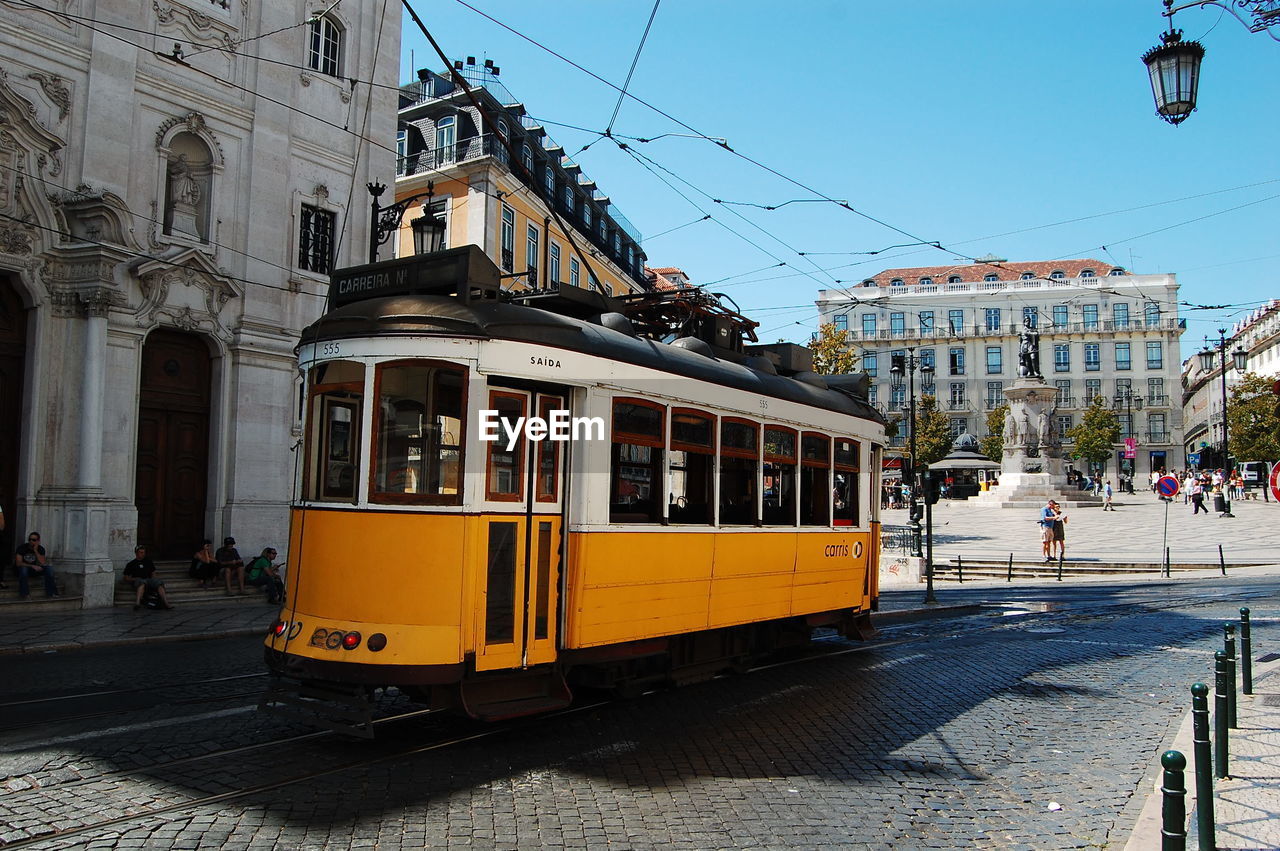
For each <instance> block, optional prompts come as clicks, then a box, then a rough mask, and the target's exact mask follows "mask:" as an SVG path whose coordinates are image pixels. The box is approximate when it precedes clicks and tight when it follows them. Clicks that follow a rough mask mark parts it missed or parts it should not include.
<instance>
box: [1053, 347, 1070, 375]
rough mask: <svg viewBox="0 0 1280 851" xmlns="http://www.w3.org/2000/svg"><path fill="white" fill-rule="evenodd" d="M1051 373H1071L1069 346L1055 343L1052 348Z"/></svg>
mask: <svg viewBox="0 0 1280 851" xmlns="http://www.w3.org/2000/svg"><path fill="white" fill-rule="evenodd" d="M1053 371H1054V372H1070V371H1071V344H1070V343H1057V344H1055V345H1054V347H1053Z"/></svg>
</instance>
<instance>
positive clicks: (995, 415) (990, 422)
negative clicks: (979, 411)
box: [978, 405, 1009, 464]
mask: <svg viewBox="0 0 1280 851" xmlns="http://www.w3.org/2000/svg"><path fill="white" fill-rule="evenodd" d="M1008 413H1009V406H1008V405H1001V406H1000V407H998V408H996V409H995V410H994V411H992V412H991V413H989V414H987V436H986V437H984V438H982V440H981V441H979V443H978V446H979V447H980V448H981V449H982V454H983V455H985V456H987V457H988V458H990V459H991V460H992V461H995V462H996V463H997V464H999V463H1000V459H1001V458H1002V457H1004V418H1005V415H1006V414H1008Z"/></svg>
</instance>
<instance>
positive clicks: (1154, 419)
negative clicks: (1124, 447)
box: [1147, 414, 1169, 443]
mask: <svg viewBox="0 0 1280 851" xmlns="http://www.w3.org/2000/svg"><path fill="white" fill-rule="evenodd" d="M1147 429H1148V432H1149V433H1148V434H1147V438H1148V439H1149V440H1150V441H1152V442H1153V443H1164V442H1165V441H1167V440H1168V439H1169V427H1168V426H1167V425H1165V415H1164V414H1147Z"/></svg>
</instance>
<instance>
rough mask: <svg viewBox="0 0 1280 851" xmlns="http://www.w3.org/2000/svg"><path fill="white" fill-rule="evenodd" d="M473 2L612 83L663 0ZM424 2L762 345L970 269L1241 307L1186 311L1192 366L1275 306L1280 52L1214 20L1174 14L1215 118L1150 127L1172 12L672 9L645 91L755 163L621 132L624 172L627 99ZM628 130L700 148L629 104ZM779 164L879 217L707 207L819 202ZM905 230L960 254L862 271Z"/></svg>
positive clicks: (821, 205) (445, 6)
mask: <svg viewBox="0 0 1280 851" xmlns="http://www.w3.org/2000/svg"><path fill="white" fill-rule="evenodd" d="M467 2H468V3H470V4H471V5H472V6H474V7H475V8H476V9H479V10H481V11H483V12H484V13H486V14H488V15H490V16H492V17H494V18H497V19H498V20H500V21H501V22H503V23H505V24H507V25H508V26H510V27H511V28H512V29H515V30H517V31H518V32H520V33H522V34H524V35H525V36H528V37H529V38H530V39H532V40H534V41H536V42H539V43H541V44H543V45H545V46H547V47H549V48H551V49H553V50H555V51H556V52H558V53H561V54H562V55H564V56H566V57H568V58H569V59H571V60H573V61H574V62H576V63H577V64H579V65H581V66H583V67H584V68H586V69H588V70H589V71H592V72H594V73H595V74H597V75H599V76H600V77H603V78H605V79H606V80H609V81H611V82H613V83H615V84H617V85H621V84H622V82H623V81H624V79H625V78H626V76H627V71H628V68H629V67H630V65H631V62H632V59H633V57H634V55H635V50H636V46H637V44H638V43H639V41H640V37H641V34H642V33H643V31H644V27H645V24H646V22H647V21H648V19H649V16H650V13H651V12H652V11H653V6H654V4H653V2H652V0H561V2H557V3H554V4H551V3H543V2H539V3H529V2H515V0H467ZM414 8H415V9H416V10H417V11H418V14H419V15H420V16H421V17H422V18H423V20H424V22H425V23H426V24H427V26H428V28H429V29H430V30H431V32H432V35H433V36H434V37H435V38H436V40H437V41H438V42H439V43H440V45H441V47H442V48H443V49H444V51H445V52H446V53H447V54H448V55H449V57H450V58H451V59H453V58H463V57H465V56H467V55H473V56H476V57H477V58H478V59H485V58H489V59H493V60H494V61H495V62H496V63H497V64H498V65H499V66H500V67H501V69H502V76H501V79H502V81H503V82H504V83H505V84H506V85H507V87H508V88H509V89H510V90H511V91H512V92H513V93H514V94H515V95H516V96H517V97H518V98H520V99H521V101H522V102H523V103H524V104H525V106H526V108H527V109H528V110H529V112H530V114H531V115H533V116H535V117H536V118H538V119H539V120H541V121H543V122H544V123H545V126H546V127H547V129H548V130H549V132H550V133H551V135H552V136H553V138H555V139H556V141H557V142H559V143H560V144H561V145H563V146H564V147H565V148H566V150H567V151H568V152H570V153H573V152H577V151H579V149H581V148H583V147H584V146H587V145H589V147H587V148H586V150H585V151H582V152H581V153H579V154H578V155H577V161H578V162H579V163H580V164H581V165H582V167H583V170H584V172H585V173H586V174H588V175H589V176H590V177H591V178H593V179H594V180H595V181H596V182H597V183H598V184H599V187H600V189H601V190H602V191H603V192H605V193H606V194H608V195H609V196H610V197H611V198H612V200H613V202H614V204H615V205H616V207H617V209H619V210H620V211H621V212H622V213H623V215H625V216H626V217H627V218H628V219H629V220H630V221H631V222H632V223H633V224H634V225H635V226H636V227H638V228H639V230H640V231H641V232H642V233H643V234H644V235H645V237H646V239H645V243H644V247H645V250H646V252H647V254H648V257H649V264H650V265H651V266H679V267H681V268H683V269H684V270H685V271H686V272H688V273H689V275H690V276H691V277H692V279H693V280H694V281H695V282H697V283H709V282H713V281H720V280H722V279H727V280H724V283H723V284H721V285H717V286H715V287H713V289H716V290H720V291H723V292H725V293H727V294H730V295H732V296H733V298H734V299H735V300H736V301H737V302H738V303H739V304H740V305H741V307H742V308H743V310H744V312H746V313H747V314H748V315H749V316H752V317H753V318H755V319H757V320H759V321H760V322H761V331H762V332H763V334H762V337H763V338H765V339H767V340H770V341H771V340H774V339H780V338H786V339H792V340H798V341H803V340H804V339H807V337H808V335H809V333H810V332H811V331H812V330H813V329H814V328H815V327H816V323H815V314H816V310H815V309H814V308H813V307H812V303H813V299H814V297H815V295H816V293H817V291H818V290H819V289H820V288H822V287H828V288H834V287H836V286H838V285H837V284H836V283H835V281H836V280H839V281H841V282H843V284H842V285H848V283H849V282H851V281H852V282H856V281H857V280H860V279H861V278H863V277H866V276H869V275H871V274H874V273H876V272H878V271H880V270H881V269H884V268H890V267H895V266H923V265H945V264H950V263H952V262H955V261H956V259H957V257H959V256H961V255H968V256H983V255H986V254H995V255H998V256H1000V257H1006V258H1008V259H1009V260H1011V261H1017V260H1049V259H1055V258H1068V257H1095V258H1097V259H1099V260H1100V261H1102V262H1104V263H1106V262H1111V263H1118V264H1120V265H1123V266H1125V267H1127V268H1129V269H1131V270H1132V271H1135V272H1140V273H1153V272H1176V273H1177V275H1178V280H1179V283H1180V284H1181V292H1180V298H1181V300H1182V301H1185V302H1190V303H1192V304H1197V305H1217V304H1233V305H1242V307H1239V308H1233V309H1231V310H1222V311H1205V310H1200V311H1189V310H1187V309H1186V308H1185V307H1184V308H1181V310H1182V311H1183V312H1182V313H1181V315H1182V316H1184V317H1185V318H1186V319H1187V320H1188V330H1187V333H1186V334H1185V335H1184V336H1183V355H1184V357H1185V356H1188V355H1190V354H1192V353H1193V352H1194V351H1195V350H1196V349H1197V348H1199V347H1200V345H1201V343H1202V339H1203V337H1204V336H1205V335H1206V334H1209V333H1211V332H1212V330H1213V329H1214V328H1217V327H1218V326H1219V325H1220V324H1221V323H1222V322H1223V321H1224V320H1226V321H1227V322H1230V321H1234V319H1237V318H1239V316H1240V315H1241V314H1239V313H1238V311H1241V310H1243V311H1246V312H1247V310H1248V309H1249V307H1244V306H1243V305H1249V306H1252V305H1253V304H1256V303H1259V302H1262V301H1264V300H1266V299H1268V298H1273V297H1280V284H1277V277H1278V276H1277V275H1276V271H1275V270H1276V269H1277V267H1278V266H1280V228H1278V227H1277V223H1280V161H1277V159H1276V157H1275V151H1276V141H1275V140H1276V138H1277V135H1278V131H1280V112H1278V111H1277V110H1276V108H1275V107H1276V103H1277V94H1278V91H1277V90H1278V89H1280V43H1277V42H1276V41H1274V40H1272V39H1271V38H1269V37H1268V36H1267V35H1265V34H1251V33H1249V32H1248V31H1247V30H1246V29H1245V28H1244V27H1243V26H1242V25H1241V24H1240V23H1239V22H1238V21H1237V20H1235V19H1234V18H1233V17H1231V16H1230V15H1229V14H1226V13H1224V12H1222V11H1221V10H1219V9H1216V8H1213V7H1208V8H1205V9H1190V10H1187V11H1183V12H1180V13H1178V15H1177V16H1176V19H1175V22H1176V24H1177V25H1178V26H1179V27H1180V28H1181V29H1182V30H1183V31H1184V37H1185V38H1197V39H1200V40H1201V42H1202V43H1203V44H1204V46H1205V48H1206V51H1207V55H1206V57H1205V60H1204V66H1203V70H1202V81H1201V86H1200V99H1199V103H1200V108H1199V110H1198V111H1197V112H1196V113H1194V114H1193V115H1192V116H1191V117H1190V118H1189V119H1188V120H1187V121H1186V122H1184V123H1183V124H1182V125H1181V126H1179V127H1172V126H1170V125H1168V124H1166V123H1164V122H1163V121H1160V120H1159V119H1158V118H1156V116H1155V108H1154V103H1153V101H1152V97H1151V90H1150V85H1149V84H1148V82H1147V77H1146V69H1145V67H1144V66H1143V65H1142V63H1141V60H1140V57H1141V55H1142V53H1143V52H1144V51H1146V50H1147V49H1148V48H1150V47H1152V46H1154V45H1155V44H1156V43H1157V42H1158V39H1159V34H1160V33H1161V32H1162V31H1163V29H1164V28H1165V26H1166V20H1165V19H1164V18H1163V17H1161V15H1160V11H1161V9H1162V6H1161V5H1160V3H1159V2H1158V0H1071V2H1065V0H1036V2H1034V3H1028V2H1025V0H1024V2H1012V0H1009V1H1008V2H1006V1H1005V0H974V2H969V3H958V2H943V1H942V0H921V2H916V3H910V4H908V3H886V2H880V3H874V4H873V3H867V2H862V0H845V2H837V1H836V0H799V2H793V3H790V4H785V3H777V2H770V3H765V2H761V0H733V2H730V0H663V2H661V4H660V5H659V7H658V11H657V14H656V16H655V18H654V21H653V26H652V29H651V31H650V33H649V36H648V40H647V42H646V44H645V47H644V50H643V52H642V53H641V55H640V59H639V63H638V65H637V67H636V70H635V74H634V76H633V78H632V81H631V84H630V88H629V92H630V93H632V94H634V95H636V96H637V97H639V98H641V99H643V100H645V101H647V102H648V103H650V104H652V105H653V106H656V107H658V108H659V109H661V110H662V111H664V112H666V113H668V114H669V115H670V116H673V117H674V118H676V119H678V120H679V121H680V122H683V123H684V124H686V125H688V126H690V127H692V128H694V129H695V130H696V131H697V132H699V133H702V134H706V135H707V136H711V137H718V138H722V139H725V140H726V141H727V142H728V144H729V145H730V146H731V147H732V148H733V149H734V150H735V151H737V152H739V153H740V154H742V155H743V156H742V157H739V156H735V155H734V154H733V153H730V152H728V151H725V150H724V149H723V148H721V147H720V146H718V145H717V144H715V143H713V142H710V141H707V140H706V139H696V138H682V137H678V136H669V137H666V138H663V139H657V140H655V141H652V142H647V143H641V142H636V141H634V140H628V139H621V140H620V141H623V142H625V143H627V144H629V145H631V146H632V148H633V149H634V152H635V153H634V155H633V154H630V153H628V152H627V151H624V150H622V149H621V148H620V147H619V146H618V144H617V143H616V142H615V141H614V140H610V139H603V138H601V137H600V136H599V131H602V130H604V129H605V128H606V127H607V126H608V125H609V122H610V117H611V116H612V114H613V112H614V109H615V106H616V104H617V100H618V93H617V91H616V90H614V89H611V88H609V87H607V86H606V85H604V84H602V83H601V82H599V81H598V80H595V79H592V78H591V77H590V76H589V75H587V74H585V73H583V72H582V71H580V70H578V69H577V68H574V67H572V66H571V65H569V64H567V63H565V62H564V61H562V60H560V59H557V58H555V57H554V56H552V55H550V54H549V53H547V52H545V51H543V50H541V49H540V48H539V47H537V46H535V45H534V44H531V43H530V42H529V41H527V40H525V39H522V38H520V37H519V36H517V35H514V34H512V33H511V32H509V31H508V30H506V29H503V28H502V27H501V26H499V25H497V24H495V23H493V22H492V21H490V20H487V19H486V18H485V17H483V16H482V15H481V14H478V13H477V12H476V11H473V10H472V9H470V8H468V7H467V6H465V5H463V3H461V2H459V0H431V2H426V0H414ZM411 52H412V60H411ZM402 54H403V56H402V62H401V78H402V79H403V80H409V79H410V78H411V77H412V71H413V69H414V68H415V67H430V68H432V69H435V70H439V69H440V67H441V63H440V62H439V60H438V58H437V57H436V56H435V54H434V52H433V51H431V48H430V46H429V45H428V44H427V42H426V39H425V38H423V37H422V36H421V35H420V34H419V33H418V31H417V28H416V26H415V25H414V24H413V22H412V21H410V20H409V19H408V18H407V16H406V19H405V23H404V38H403V42H402ZM558 125H573V126H574V127H578V128H587V129H590V130H591V131H594V132H584V131H583V130H578V129H572V128H570V127H564V126H558ZM612 130H613V133H614V134H616V135H618V136H632V137H643V138H653V137H656V136H658V135H660V134H664V133H677V134H687V133H689V130H688V129H686V128H685V127H682V126H680V125H679V124H677V123H675V122H673V121H672V120H671V119H669V118H667V117H664V116H662V115H660V114H658V113H657V112H655V111H654V110H652V109H649V108H647V107H645V106H643V105H641V104H639V103H637V102H636V101H634V100H630V99H628V100H627V101H625V102H624V103H623V105H622V107H621V109H620V110H619V112H618V115H617V118H616V120H614V122H613V126H612ZM747 158H749V159H750V160H754V161H756V163H759V164H760V165H756V164H753V163H752V162H750V161H748V159H747ZM761 165H763V166H767V167H768V168H770V169H773V170H774V171H776V172H778V173H780V174H781V175H783V176H785V178H790V179H791V180H794V181H796V182H798V183H801V184H805V185H806V186H808V187H811V188H813V189H816V190H818V191H819V192H821V193H822V194H824V195H826V196H827V197H829V198H832V199H838V200H842V201H847V202H848V204H849V205H850V206H851V207H853V208H854V209H855V210H857V211H859V213H862V214H865V216H864V215H859V214H857V213H854V212H850V211H849V210H846V209H842V208H841V207H839V206H837V205H834V204H831V203H827V202H817V203H815V202H811V201H804V202H801V203H792V204H788V205H786V206H785V207H782V208H780V209H777V210H773V211H766V210H762V209H759V208H758V207H751V206H742V205H734V204H727V203H719V204H718V203H715V201H714V200H712V199H720V201H722V202H731V201H737V202H746V203H749V204H759V205H774V206H776V205H780V204H782V203H783V202H785V201H790V200H793V199H813V198H816V197H817V196H816V195H815V194H814V193H812V192H810V191H806V190H805V189H802V188H800V187H799V186H796V185H795V184H793V183H791V182H789V181H788V180H786V179H784V178H783V177H780V176H778V175H775V174H771V173H770V172H769V171H767V170H766V169H765V168H762V167H760V166H761ZM660 177H661V179H660ZM663 180H665V181H666V183H669V184H671V185H670V186H668V185H666V184H664V182H663ZM1135 208H1140V209H1135ZM1233 208H1238V209H1233ZM1116 211H1127V212H1116ZM706 214H710V215H711V216H712V217H713V218H712V219H710V220H706V221H701V222H698V223H696V224H688V223H690V222H695V221H697V220H698V219H701V218H702V217H703V216H704V215H706ZM873 219H874V220H878V222H877V221H874V220H873ZM1196 220H1198V221H1196ZM1059 222H1068V223H1067V224H1056V223H1059ZM686 224H688V226H686V227H681V228H680V229H678V230H674V231H672V232H670V233H667V234H665V235H659V234H661V233H662V232H663V231H667V230H669V229H672V228H676V227H678V226H681V225H686ZM886 225H888V226H886ZM1045 225H1053V226H1051V227H1043V226H1045ZM895 228H896V229H897V230H895ZM900 231H903V232H906V233H908V234H911V235H913V236H915V237H919V239H920V240H922V241H938V242H940V243H941V244H942V245H943V246H945V247H948V248H952V249H954V252H947V251H940V250H938V249H936V248H920V247H914V248H899V249H892V250H886V251H883V253H881V254H878V255H874V256H869V255H866V254H856V253H853V252H868V251H880V250H882V249H886V248H887V247H888V246H892V245H895V244H898V243H905V242H912V241H914V240H913V239H911V238H910V237H907V236H904V235H903V233H902V232H900ZM1152 231H1159V232H1157V233H1151V232H1152ZM1104 245H1105V246H1107V250H1106V251H1104V250H1103V249H1102V248H1101V246H1104ZM799 252H804V253H805V256H800V254H799ZM778 263H786V264H787V265H786V266H783V267H777V268H769V267H771V266H776V264H778ZM851 264H857V265H851ZM819 268H821V269H823V270H826V271H819ZM754 270H761V271H758V272H755V273H754V274H744V273H752V272H753V271H754ZM1215 336H1216V335H1215Z"/></svg>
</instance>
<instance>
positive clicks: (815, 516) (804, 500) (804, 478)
mask: <svg viewBox="0 0 1280 851" xmlns="http://www.w3.org/2000/svg"><path fill="white" fill-rule="evenodd" d="M800 525H801V526H830V525H831V438H829V437H827V436H826V435H825V434H810V433H808V432H806V433H805V434H803V435H801V437H800Z"/></svg>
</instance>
